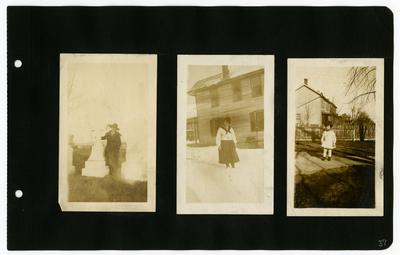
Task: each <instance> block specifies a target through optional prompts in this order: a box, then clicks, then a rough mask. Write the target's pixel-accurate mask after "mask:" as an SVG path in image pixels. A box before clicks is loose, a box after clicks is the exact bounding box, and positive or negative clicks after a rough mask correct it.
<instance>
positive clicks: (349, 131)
mask: <svg viewBox="0 0 400 255" xmlns="http://www.w3.org/2000/svg"><path fill="white" fill-rule="evenodd" d="M332 130H333V131H334V132H335V134H336V139H337V140H346V141H359V140H360V132H359V127H358V126H346V127H334V128H332ZM322 132H323V129H322V128H320V127H304V126H297V127H296V136H295V139H296V141H317V140H319V139H321V135H322ZM364 139H365V140H375V125H369V126H367V127H366V131H365V137H364Z"/></svg>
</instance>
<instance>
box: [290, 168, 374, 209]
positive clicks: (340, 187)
mask: <svg viewBox="0 0 400 255" xmlns="http://www.w3.org/2000/svg"><path fill="white" fill-rule="evenodd" d="M374 172H375V169H374V166H372V165H362V166H361V165H360V166H352V167H347V168H341V169H329V170H321V171H319V172H316V173H314V174H311V175H301V174H298V175H296V187H295V189H296V190H295V207H296V208H373V207H375V177H374Z"/></svg>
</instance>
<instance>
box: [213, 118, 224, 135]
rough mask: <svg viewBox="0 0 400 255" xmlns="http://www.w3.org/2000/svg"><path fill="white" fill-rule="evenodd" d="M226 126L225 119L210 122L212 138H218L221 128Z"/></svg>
mask: <svg viewBox="0 0 400 255" xmlns="http://www.w3.org/2000/svg"><path fill="white" fill-rule="evenodd" d="M223 124H224V118H214V119H211V120H210V131H211V136H216V135H217V131H218V128H219V127H222V126H223Z"/></svg>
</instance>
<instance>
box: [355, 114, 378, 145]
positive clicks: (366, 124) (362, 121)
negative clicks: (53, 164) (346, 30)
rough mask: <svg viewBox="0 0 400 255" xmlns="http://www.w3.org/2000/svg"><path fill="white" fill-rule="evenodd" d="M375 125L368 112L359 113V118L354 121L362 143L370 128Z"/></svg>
mask: <svg viewBox="0 0 400 255" xmlns="http://www.w3.org/2000/svg"><path fill="white" fill-rule="evenodd" d="M373 123H374V122H373V120H371V118H370V117H369V116H368V114H367V113H366V112H364V111H359V112H358V113H357V117H356V119H354V124H356V125H357V126H358V133H359V135H360V141H361V142H363V141H364V140H365V135H366V133H367V131H368V128H370V127H371V125H373Z"/></svg>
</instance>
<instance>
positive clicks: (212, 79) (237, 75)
mask: <svg viewBox="0 0 400 255" xmlns="http://www.w3.org/2000/svg"><path fill="white" fill-rule="evenodd" d="M256 73H264V68H259V67H255V68H250V69H245V70H241V71H234V72H229V76H228V77H226V78H224V77H223V76H222V73H219V74H216V75H212V76H209V77H207V78H205V79H202V80H199V81H198V82H196V83H195V84H194V85H193V87H192V88H191V89H190V90H189V91H188V94H189V95H192V96H194V95H195V94H196V93H197V92H198V91H201V90H204V89H208V88H210V87H214V86H218V85H222V84H224V83H228V82H232V81H235V80H238V79H241V78H245V77H246V76H251V75H253V74H256Z"/></svg>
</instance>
